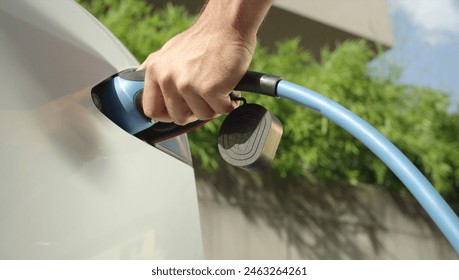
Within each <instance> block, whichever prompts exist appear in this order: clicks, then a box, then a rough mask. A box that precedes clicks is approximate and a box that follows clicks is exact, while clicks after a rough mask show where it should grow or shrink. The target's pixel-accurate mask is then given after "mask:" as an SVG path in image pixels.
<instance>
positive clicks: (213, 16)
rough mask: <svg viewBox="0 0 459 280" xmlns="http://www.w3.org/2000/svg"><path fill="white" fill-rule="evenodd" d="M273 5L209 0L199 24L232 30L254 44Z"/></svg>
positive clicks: (256, 0) (268, 0)
mask: <svg viewBox="0 0 459 280" xmlns="http://www.w3.org/2000/svg"><path fill="white" fill-rule="evenodd" d="M271 4H272V0H209V1H208V3H207V5H206V7H205V9H204V10H203V12H202V14H201V17H200V19H199V21H198V23H201V24H211V25H212V26H214V27H215V28H229V29H232V31H233V32H235V33H237V34H239V35H240V36H241V37H242V38H244V39H246V40H250V41H252V42H253V41H254V40H256V34H257V31H258V28H259V27H260V25H261V23H262V22H263V19H264V17H265V16H266V14H267V13H268V10H269V8H270V7H271Z"/></svg>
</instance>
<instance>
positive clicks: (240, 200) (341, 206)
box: [196, 164, 458, 259]
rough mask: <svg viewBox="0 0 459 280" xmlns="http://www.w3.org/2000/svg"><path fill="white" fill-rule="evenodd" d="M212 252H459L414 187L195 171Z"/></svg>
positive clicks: (360, 255)
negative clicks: (394, 188)
mask: <svg viewBox="0 0 459 280" xmlns="http://www.w3.org/2000/svg"><path fill="white" fill-rule="evenodd" d="M196 176H197V187H198V198H199V208H200V216H201V228H202V233H203V244H204V254H205V257H206V258H208V259H458V255H457V254H456V253H455V252H454V250H453V249H452V248H451V246H450V245H449V243H448V242H447V241H446V239H445V238H444V237H443V235H442V234H441V233H440V232H439V230H438V229H437V228H436V226H435V225H434V224H433V223H432V222H431V220H430V218H429V217H427V214H425V212H424V210H423V209H422V208H421V206H420V205H419V204H418V203H417V201H415V199H414V198H413V197H412V196H411V194H409V193H404V194H400V193H391V192H389V191H387V190H385V189H383V188H378V187H374V186H360V187H356V186H349V185H345V184H333V185H318V184H311V183H309V182H306V181H301V180H296V181H291V179H290V180H289V181H288V182H286V181H283V180H281V179H279V178H277V177H276V176H274V175H272V174H270V172H269V171H267V172H264V173H260V174H248V173H247V172H246V171H243V170H239V169H236V168H233V167H229V166H227V165H226V164H222V169H221V170H220V171H219V173H218V174H216V175H213V176H209V175H206V174H204V173H203V172H201V171H199V170H197V171H196Z"/></svg>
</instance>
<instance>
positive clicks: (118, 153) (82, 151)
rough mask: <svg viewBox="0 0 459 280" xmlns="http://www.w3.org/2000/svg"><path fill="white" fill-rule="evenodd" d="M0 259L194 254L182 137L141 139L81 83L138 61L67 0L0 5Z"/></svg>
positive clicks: (192, 205) (198, 254)
mask: <svg viewBox="0 0 459 280" xmlns="http://www.w3.org/2000/svg"><path fill="white" fill-rule="evenodd" d="M0 42H1V43H0V57H1V59H2V67H1V70H0V71H1V74H0V80H1V83H0V85H1V90H0V100H1V102H0V131H1V137H0V259H199V258H202V257H203V256H202V243H201V232H200V222H199V214H198V204H197V195H196V188H195V178H194V173H193V168H192V165H191V156H190V151H189V147H188V142H187V138H186V135H181V136H178V137H174V138H172V139H170V140H167V141H164V142H161V144H158V145H155V146H153V145H150V144H148V143H146V142H144V141H141V140H139V139H138V138H136V137H134V136H132V135H130V134H128V133H126V132H125V131H123V130H122V129H120V127H118V126H117V125H116V124H114V123H113V122H111V121H110V120H109V119H107V118H106V117H105V116H104V115H103V114H102V113H101V112H100V111H99V109H98V108H97V107H96V104H94V102H93V101H92V98H91V90H92V88H93V87H94V86H95V85H97V84H98V83H100V82H101V81H103V80H104V79H106V78H107V77H110V76H112V75H114V74H116V73H118V72H120V71H122V70H124V69H128V68H135V67H137V66H138V65H139V63H138V61H137V60H136V59H135V58H134V57H133V56H132V55H131V53H130V52H129V51H128V50H127V49H126V48H125V47H124V46H123V45H122V44H121V43H120V42H119V41H118V40H117V39H116V38H115V37H114V36H113V35H112V34H111V33H110V32H109V31H108V30H107V29H106V28H105V27H104V26H103V25H102V24H101V23H100V22H99V21H98V20H97V19H95V18H94V17H93V16H92V15H90V14H89V13H88V12H87V11H86V10H84V9H83V8H81V7H80V6H79V5H78V4H76V3H75V2H74V1H72V0H50V1H34V0H21V1H2V2H1V3H0Z"/></svg>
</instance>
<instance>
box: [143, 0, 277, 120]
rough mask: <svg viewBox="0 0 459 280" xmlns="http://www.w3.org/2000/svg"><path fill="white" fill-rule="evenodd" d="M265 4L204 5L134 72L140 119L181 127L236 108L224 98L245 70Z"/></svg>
mask: <svg viewBox="0 0 459 280" xmlns="http://www.w3.org/2000/svg"><path fill="white" fill-rule="evenodd" d="M270 4H271V0H226V1H221V0H213V1H209V2H208V4H207V6H206V8H205V9H204V11H203V13H202V14H201V16H200V17H199V19H198V21H197V22H196V23H195V24H194V25H193V26H192V27H191V28H189V29H188V30H186V31H185V32H183V33H181V34H179V35H177V36H175V37H173V38H172V39H171V40H169V41H168V42H167V43H166V44H165V45H164V46H163V47H162V48H161V49H160V50H159V51H157V52H155V53H152V54H150V55H149V56H148V58H147V59H146V60H145V61H144V63H143V64H142V65H141V66H140V67H139V70H146V75H145V88H144V92H143V100H142V104H143V110H144V113H145V115H147V116H148V117H150V118H152V119H154V120H157V121H161V122H174V123H176V124H179V125H184V124H187V123H189V122H192V121H195V120H197V119H201V120H206V119H212V118H215V117H217V116H218V115H219V114H224V113H228V112H230V111H232V110H233V109H234V108H236V106H237V102H234V101H231V99H230V97H229V93H230V92H231V91H232V90H233V89H234V87H235V86H236V84H237V83H238V82H239V81H240V79H241V78H242V77H243V75H244V74H245V72H246V71H247V68H248V67H249V64H250V61H251V60H252V55H253V52H254V51H255V45H256V32H257V30H258V27H259V26H260V24H261V22H262V20H263V17H264V16H265V14H266V12H267V11H268V9H269V6H270Z"/></svg>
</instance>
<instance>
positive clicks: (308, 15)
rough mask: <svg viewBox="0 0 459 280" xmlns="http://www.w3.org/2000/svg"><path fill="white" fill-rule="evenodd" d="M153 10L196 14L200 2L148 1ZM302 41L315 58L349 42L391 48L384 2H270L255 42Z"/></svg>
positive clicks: (302, 0)
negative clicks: (176, 8)
mask: <svg viewBox="0 0 459 280" xmlns="http://www.w3.org/2000/svg"><path fill="white" fill-rule="evenodd" d="M150 2H151V3H153V4H154V5H155V6H156V7H163V6H164V5H165V4H166V3H174V4H179V5H183V6H185V7H186V8H187V9H188V10H189V11H190V12H191V13H197V12H199V11H200V9H201V7H202V5H203V3H205V1H204V0H150ZM293 37H300V38H302V41H301V43H302V45H303V47H304V48H306V49H308V50H310V51H311V53H312V54H313V55H314V56H315V57H316V58H319V52H320V49H321V48H323V47H324V46H329V47H330V49H333V48H334V46H336V44H337V43H340V42H343V41H344V40H349V39H360V38H364V39H366V40H368V42H369V43H370V46H372V47H373V48H374V49H376V45H381V46H383V47H391V46H392V44H393V37H392V29H391V25H390V18H389V14H388V9H387V3H386V0H371V1H368V0H278V1H276V0H275V1H274V4H273V7H272V8H271V10H270V11H269V14H268V15H267V17H266V19H265V21H264V23H263V25H262V26H261V28H260V30H259V32H258V38H259V42H260V43H261V44H262V45H263V46H265V47H273V46H275V43H276V42H278V41H279V40H285V39H290V38H293Z"/></svg>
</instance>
